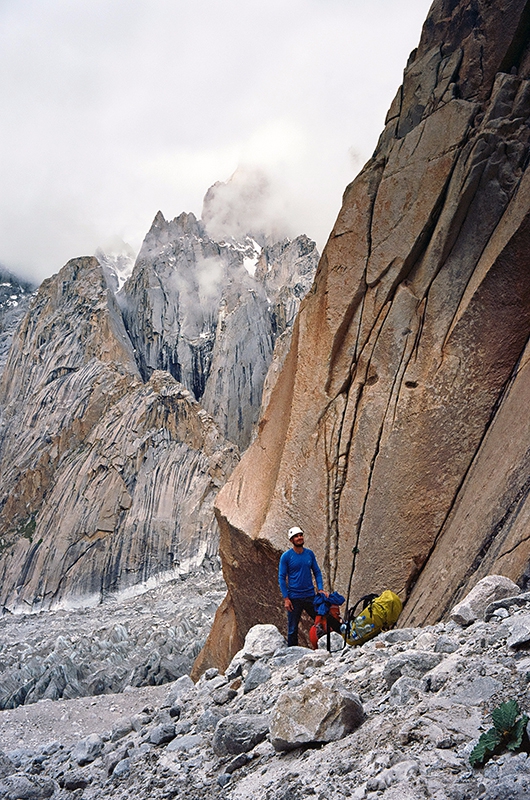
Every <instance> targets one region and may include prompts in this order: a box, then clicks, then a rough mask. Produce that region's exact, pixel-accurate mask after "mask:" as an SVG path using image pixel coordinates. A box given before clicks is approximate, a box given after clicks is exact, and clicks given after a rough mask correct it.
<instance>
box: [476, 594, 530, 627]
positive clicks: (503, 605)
mask: <svg viewBox="0 0 530 800" xmlns="http://www.w3.org/2000/svg"><path fill="white" fill-rule="evenodd" d="M526 605H528V606H530V592H523V593H522V594H518V595H515V596H514V597H512V596H509V597H503V598H502V599H501V600H495V602H494V603H490V604H489V606H488V607H487V608H486V611H485V612H484V620H485V621H486V622H489V620H490V619H491V617H492V616H493V615H494V614H495V612H496V611H500V610H502V611H506V612H507V616H509V612H508V609H509V608H511V607H515V608H522V607H523V606H526Z"/></svg>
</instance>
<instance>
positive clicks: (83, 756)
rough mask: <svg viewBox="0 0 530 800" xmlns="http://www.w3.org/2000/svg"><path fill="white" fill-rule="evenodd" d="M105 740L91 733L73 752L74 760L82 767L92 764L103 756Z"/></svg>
mask: <svg viewBox="0 0 530 800" xmlns="http://www.w3.org/2000/svg"><path fill="white" fill-rule="evenodd" d="M103 744H104V743H103V739H102V738H101V736H98V734H97V733H91V734H90V736H87V737H86V738H85V739H81V741H79V742H78V743H77V744H76V746H75V747H74V749H73V750H72V760H73V761H76V762H77V763H78V764H79V766H80V767H82V766H84V765H85V764H90V763H91V762H92V761H95V760H96V758H98V757H99V756H100V755H101V752H102V750H103Z"/></svg>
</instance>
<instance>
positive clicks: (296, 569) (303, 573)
mask: <svg viewBox="0 0 530 800" xmlns="http://www.w3.org/2000/svg"><path fill="white" fill-rule="evenodd" d="M311 573H313V575H314V576H315V580H316V583H317V588H318V589H323V588H324V582H323V580H322V573H321V571H320V567H319V566H318V564H317V560H316V558H315V554H314V553H313V551H312V550H308V549H307V548H305V547H304V549H303V550H302V552H301V553H297V552H296V550H294V549H293V548H291V550H287V552H285V553H283V555H282V556H281V558H280V566H279V568H278V582H279V584H280V589H281V592H282V595H283V597H290V598H293V597H294V598H296V597H313V596H314V594H315V588H314V586H313V577H312V575H311Z"/></svg>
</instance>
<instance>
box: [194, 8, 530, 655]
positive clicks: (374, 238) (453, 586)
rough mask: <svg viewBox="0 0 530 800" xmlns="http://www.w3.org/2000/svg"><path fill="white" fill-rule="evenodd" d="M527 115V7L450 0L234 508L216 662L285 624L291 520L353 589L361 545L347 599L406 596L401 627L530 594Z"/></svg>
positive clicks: (437, 13)
mask: <svg viewBox="0 0 530 800" xmlns="http://www.w3.org/2000/svg"><path fill="white" fill-rule="evenodd" d="M529 113H530V51H529V32H528V9H527V4H526V3H525V2H522V0H503V2H500V3H495V4H489V3H483V2H477V3H472V4H470V3H467V2H455V3H447V2H442V0H437V1H436V2H435V3H434V4H433V6H432V7H431V11H430V13H429V17H428V19H427V21H426V23H425V25H424V29H423V33H422V37H421V41H420V44H419V47H418V49H417V50H415V51H414V52H413V53H412V55H411V57H410V59H409V63H408V64H407V67H406V69H405V73H404V81H403V85H402V87H401V88H400V89H399V91H398V93H397V95H396V98H395V100H394V102H393V104H392V107H391V109H390V111H389V113H388V116H387V121H386V127H385V129H384V131H383V133H382V135H381V138H380V140H379V143H378V146H377V148H376V150H375V153H374V156H373V158H372V159H371V160H370V161H369V162H368V164H367V165H366V166H365V168H364V169H363V170H362V172H361V173H360V175H359V176H358V177H357V179H356V180H355V181H354V182H353V183H352V184H351V185H350V186H348V187H347V189H346V191H345V194H344V200H343V206H342V209H341V211H340V213H339V216H338V219H337V222H336V224H335V227H334V229H333V231H332V233H331V236H330V239H329V241H328V244H327V246H326V248H325V251H324V253H323V256H322V258H321V261H320V264H319V267H318V270H317V275H316V279H315V284H314V286H313V289H312V291H311V292H310V293H309V295H308V296H307V297H306V299H305V300H304V301H303V303H302V306H301V309H300V313H299V316H298V319H297V322H296V324H295V327H294V331H293V338H292V344H291V348H290V352H289V354H288V355H287V357H286V359H285V362H284V367H283V370H282V372H281V374H280V376H279V378H278V380H277V382H276V385H275V387H274V389H273V390H272V392H271V394H270V401H269V405H268V408H267V409H266V411H265V412H264V415H263V417H262V420H261V422H260V433H259V436H258V438H257V440H256V442H255V443H254V444H253V446H252V447H251V448H250V449H249V450H248V451H247V453H246V454H245V456H244V458H243V460H242V462H241V464H240V466H239V467H238V468H237V469H236V471H235V472H234V474H233V476H232V478H231V480H230V481H229V483H228V484H227V486H226V487H225V488H224V489H223V490H222V492H221V493H220V495H219V497H218V500H217V509H218V518H219V521H220V525H221V531H222V532H221V552H222V557H223V565H224V572H225V578H226V580H227V583H228V587H229V593H228V596H227V598H226V600H225V602H224V603H223V605H222V607H221V609H220V611H219V614H218V621H217V623H216V624H214V629H213V631H212V634H211V637H210V640H209V645H208V647H207V650H206V651H205V653H204V654H203V656H202V659H203V662H202V663H204V664H205V665H207V664H211V663H223V661H224V660H225V659H226V658H228V657H229V656H230V653H228V652H227V648H226V646H225V645H224V642H226V641H228V640H230V641H231V642H233V643H234V646H241V643H242V637H243V636H244V634H245V632H246V630H247V629H248V627H249V626H250V625H252V624H255V623H260V622H275V623H277V624H278V625H280V626H282V628H283V625H284V620H283V609H282V605H281V602H280V598H279V594H278V591H277V588H276V585H275V584H276V577H275V576H276V566H277V561H278V557H279V555H280V553H281V551H282V550H284V549H285V546H286V542H285V531H286V530H287V528H289V527H290V526H291V525H293V524H297V525H301V526H302V527H303V528H304V529H305V530H306V532H307V536H306V540H307V544H308V546H309V547H311V548H312V549H314V550H315V551H316V554H317V557H318V559H319V561H320V563H321V564H322V566H323V568H324V572H325V576H326V582H327V585H328V586H329V587H333V588H335V589H337V590H339V591H341V592H343V593H344V594H346V593H347V591H348V587H349V582H350V575H351V567H352V548H354V547H358V550H359V552H358V556H357V562H356V570H355V574H354V576H353V581H352V584H351V596H352V597H353V598H357V597H359V596H360V595H362V594H364V593H366V592H371V591H376V592H379V591H381V590H383V589H385V588H391V589H393V590H395V591H396V592H399V594H400V596H401V597H402V598H403V599H404V600H407V604H406V606H405V610H404V613H403V615H402V622H401V624H408V623H414V624H419V623H424V622H426V621H433V620H436V619H439V618H440V617H441V616H442V615H443V614H444V612H446V611H447V610H448V609H449V608H450V607H451V605H452V604H454V602H455V601H456V600H458V599H459V598H460V597H461V596H462V594H463V593H464V592H465V590H466V588H467V587H469V586H470V585H472V583H473V582H474V581H476V580H477V578H478V577H481V576H482V575H484V574H486V573H487V572H496V573H497V572H500V573H502V574H504V575H506V576H507V577H510V578H511V579H512V580H515V581H520V580H522V581H523V582H524V581H525V580H526V578H525V575H526V572H527V564H528V560H529V556H530V539H529V538H528V533H527V531H528V522H527V520H528V508H529V506H528V503H527V498H528V491H529V482H528V452H529V451H530V430H529V427H528V419H529V415H528V390H527V387H528V355H527V351H525V347H526V345H527V341H528V337H529V333H530V260H529V252H530V213H529V212H530V173H529V171H528V169H527V164H528V155H529V134H530V127H529V124H528V116H529ZM525 398H526V399H525Z"/></svg>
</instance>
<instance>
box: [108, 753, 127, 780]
mask: <svg viewBox="0 0 530 800" xmlns="http://www.w3.org/2000/svg"><path fill="white" fill-rule="evenodd" d="M130 771H131V759H130V758H123V759H122V760H121V761H118V763H117V764H116V766H115V767H114V770H113V772H112V777H113V778H125V777H127V775H128V774H129V773H130Z"/></svg>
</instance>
